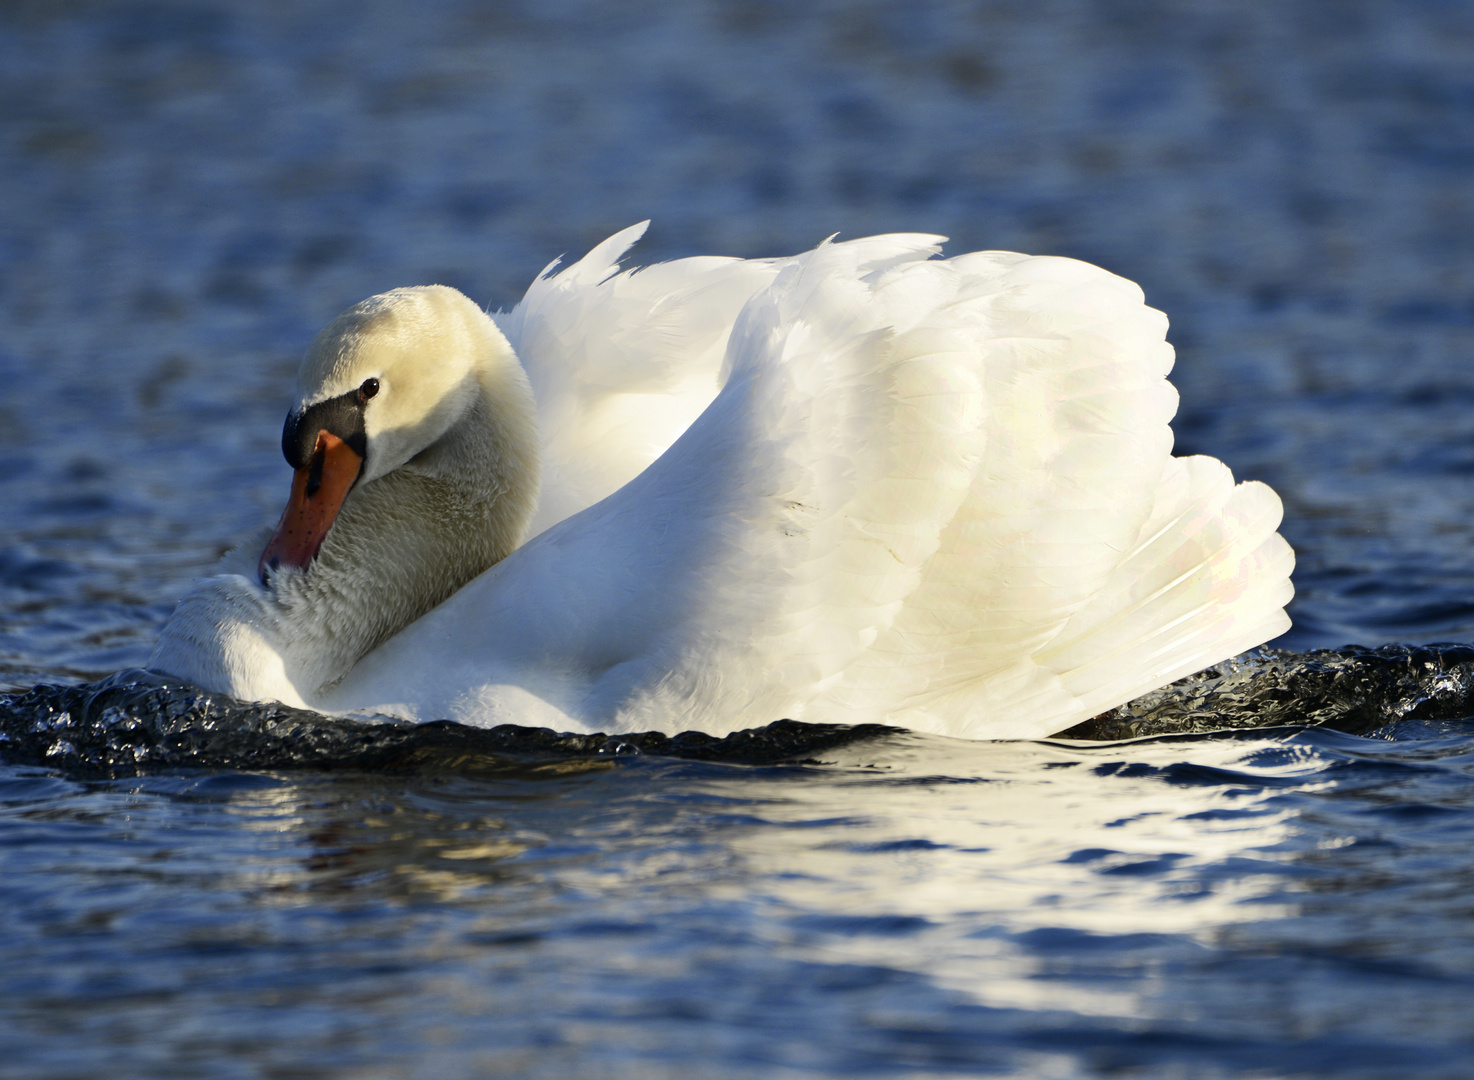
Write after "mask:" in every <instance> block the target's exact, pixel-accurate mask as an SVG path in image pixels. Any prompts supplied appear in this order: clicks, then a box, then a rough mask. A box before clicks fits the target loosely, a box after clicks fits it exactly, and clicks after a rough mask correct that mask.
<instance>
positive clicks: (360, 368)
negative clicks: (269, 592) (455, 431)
mask: <svg viewBox="0 0 1474 1080" xmlns="http://www.w3.org/2000/svg"><path fill="white" fill-rule="evenodd" d="M488 369H490V370H491V371H493V372H495V371H497V370H499V369H514V370H515V373H516V375H517V376H521V367H520V365H519V364H518V362H517V359H516V356H515V355H514V353H513V352H512V348H511V346H510V344H508V342H507V340H506V338H505V337H503V336H502V334H501V331H499V330H498V329H497V327H496V324H495V323H493V322H492V321H491V319H490V318H489V317H488V316H487V315H486V314H485V313H484V312H483V311H482V310H481V309H480V308H479V307H477V306H476V304H474V303H473V302H472V301H471V300H469V299H468V298H467V297H466V296H464V295H463V294H461V293H460V292H458V291H456V290H455V289H452V288H449V287H447V286H444V285H429V286H421V287H416V288H407V289H395V290H393V291H392V292H387V293H382V294H380V295H378V296H372V297H369V299H367V300H364V301H362V302H361V303H358V304H355V305H354V306H353V307H351V308H349V309H348V310H347V311H345V312H343V313H342V314H341V315H339V316H338V317H337V318H336V319H334V320H333V321H332V322H331V323H329V324H328V325H327V326H326V327H324V328H323V330H322V331H321V332H320V333H319V334H318V335H317V337H316V338H315V339H314V340H313V342H312V344H311V345H310V346H309V347H308V350H307V355H306V357H305V358H304V359H303V362H302V367H301V369H300V371H299V373H298V377H297V400H296V402H295V403H294V404H293V406H292V409H291V410H290V412H288V414H287V419H286V424H285V426H284V427H283V429H282V453H283V455H284V456H285V457H286V459H287V462H288V463H289V464H290V465H291V466H292V468H293V470H294V476H293V481H292V491H291V495H290V497H289V499H288V503H287V507H286V510H285V511H284V512H283V514H282V519H281V522H280V524H278V526H277V529H276V532H275V533H274V534H273V536H272V538H271V540H270V542H269V543H268V544H267V545H266V547H265V549H264V550H263V551H262V553H261V558H260V561H259V565H258V568H257V572H258V575H259V577H260V578H261V581H262V583H263V584H265V583H266V582H267V580H268V575H269V574H270V573H271V572H272V571H275V570H278V569H281V568H283V567H291V568H296V569H299V570H306V569H307V568H308V566H309V565H311V563H312V561H313V560H314V559H315V558H316V557H317V554H318V551H319V550H320V549H321V547H322V545H323V542H324V540H325V539H326V537H327V535H328V532H329V531H330V530H331V529H332V527H333V523H334V522H335V521H336V520H337V517H338V514H339V511H340V510H341V509H342V507H343V504H344V501H345V500H346V499H347V498H348V497H349V495H350V493H351V492H352V491H354V490H355V489H356V488H359V487H361V486H362V485H365V484H368V483H371V482H372V481H374V480H377V479H379V478H380V477H383V476H387V475H389V474H390V473H392V472H394V471H395V470H396V469H399V468H401V467H402V466H404V465H405V464H406V463H407V462H409V461H410V460H411V459H413V458H415V457H416V456H417V455H419V454H421V453H422V452H424V451H425V450H427V449H428V448H429V447H432V446H434V445H435V444H436V443H437V442H438V441H439V440H441V438H442V437H444V436H445V434H446V433H447V432H448V431H449V430H450V429H451V428H452V427H453V426H454V425H455V424H456V423H457V422H458V421H459V420H460V419H461V418H462V417H463V416H465V415H466V413H467V412H468V411H469V410H470V409H472V407H473V406H474V405H475V404H476V403H477V401H478V400H479V399H480V398H481V396H482V394H483V392H484V391H485V390H486V389H487V387H486V386H485V383H486V377H487V373H488Z"/></svg>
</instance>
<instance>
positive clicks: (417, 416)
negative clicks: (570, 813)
mask: <svg viewBox="0 0 1474 1080" xmlns="http://www.w3.org/2000/svg"><path fill="white" fill-rule="evenodd" d="M643 230H644V226H643V225H638V226H635V227H633V228H631V229H626V230H624V231H623V232H621V233H619V234H617V235H615V236H613V237H611V238H610V239H609V240H607V241H605V242H604V243H603V244H601V245H599V246H598V247H597V248H595V249H594V250H593V251H592V252H590V253H589V254H588V255H587V256H586V257H585V258H584V259H582V260H580V261H579V262H578V263H576V264H574V265H573V266H571V267H569V268H567V269H565V270H563V271H562V272H556V267H557V264H556V263H555V264H554V265H553V266H550V267H549V268H548V269H547V270H546V271H544V273H543V274H542V275H540V276H539V278H538V279H537V280H536V281H535V282H534V283H533V285H532V286H531V288H530V289H529V290H528V293H527V295H526V297H524V299H523V300H522V302H521V303H520V304H518V305H517V307H516V308H514V309H513V310H512V311H511V312H509V313H506V314H498V315H497V316H495V317H488V316H487V315H485V314H484V313H483V312H482V311H481V310H480V309H479V308H478V307H477V306H476V305H475V304H473V303H472V302H471V301H470V300H468V299H466V298H465V297H464V296H462V295H461V294H460V293H458V292H456V291H455V290H453V289H449V288H445V287H443V286H430V287H425V288H414V289H400V290H396V291H394V292H390V293H385V294H383V295H381V296H377V297H373V298H371V299H369V300H366V301H364V302H363V303H361V304H358V305H356V306H355V307H353V308H350V309H349V310H348V311H347V312H345V313H344V314H343V315H341V316H340V317H339V318H338V319H337V320H335V321H334V322H333V323H332V324H330V325H329V326H328V327H327V328H326V329H324V330H323V332H322V333H321V334H319V335H318V337H317V339H316V340H315V341H314V342H313V344H312V346H311V347H310V348H309V350H308V353H307V356H306V358H305V360H304V362H303V365H302V369H301V373H300V376H299V380H298V397H297V401H296V403H295V404H294V406H293V408H292V410H291V412H290V413H289V415H288V418H287V422H286V427H285V430H284V432H283V450H284V453H285V455H286V457H287V459H288V461H289V463H290V464H291V465H292V466H293V467H294V470H295V473H294V480H293V485H292V494H291V498H290V500H289V502H288V506H287V508H286V510H285V512H284V513H283V516H282V520H281V522H280V524H279V525H278V527H277V529H276V530H275V532H274V533H273V534H272V535H271V536H270V537H269V539H268V538H267V537H265V536H263V537H262V538H261V540H260V541H258V542H256V543H254V544H249V545H244V546H243V547H242V548H241V549H239V550H238V552H237V553H236V554H235V555H232V556H228V557H227V559H226V561H225V563H223V564H222V566H221V567H220V568H219V569H218V571H217V572H216V573H215V574H213V575H212V576H210V577H207V578H205V579H203V580H202V581H200V582H199V583H198V584H197V585H196V586H195V587H194V588H193V589H192V590H191V591H190V592H189V593H188V594H187V595H186V596H185V597H184V598H183V599H182V600H181V601H180V603H179V606H178V608H177V610H176V611H175V614H174V616H173V617H172V618H171V620H170V621H169V623H168V624H167V625H166V626H165V628H164V631H163V634H162V636H161V639H160V641H159V645H158V647H157V649H156V651H155V653H154V655H153V658H152V660H151V662H150V666H151V667H152V668H154V669H156V670H158V671H161V672H165V673H168V674H171V675H174V676H178V677H181V678H185V679H188V680H190V681H191V682H194V683H196V684H198V685H200V686H202V687H204V688H205V689H207V690H212V691H217V692H223V693H227V694H230V695H232V696H234V697H236V698H240V699H243V700H248V701H279V702H282V703H284V704H288V705H294V706H300V707H307V708H311V709H314V710H317V711H319V712H327V713H340V712H380V713H386V714H390V715H395V716H400V717H404V718H407V719H412V720H420V721H425V720H434V719H452V720H457V721H461V722H463V723H467V724H473V725H478V726H492V725H496V724H502V723H515V724H521V725H532V726H548V727H553V728H557V729H559V730H569V731H586V732H591V731H605V732H611V733H614V732H627V731H649V730H655V731H665V732H676V731H682V730H691V729H694V730H701V731H706V732H709V733H713V734H724V733H726V732H730V731H733V730H736V729H739V728H748V727H753V726H756V725H760V724H765V723H768V722H770V721H773V720H777V719H780V718H790V719H798V720H805V721H811V722H824V723H834V722H838V723H847V724H857V723H866V722H874V723H885V724H893V725H899V726H904V727H909V728H913V729H917V730H923V731H929V732H935V733H939V734H944V735H954V736H963V737H968V738H1014V737H1025V738H1027V737H1039V736H1046V735H1049V734H1052V733H1054V732H1057V731H1061V730H1063V729H1065V728H1068V727H1070V726H1072V725H1073V724H1076V723H1079V722H1081V721H1083V720H1086V719H1088V718H1090V717H1092V716H1094V715H1096V714H1098V713H1101V712H1103V711H1105V710H1107V709H1110V708H1113V707H1115V706H1118V705H1121V704H1123V703H1125V702H1127V701H1129V700H1131V699H1132V698H1134V697H1136V696H1138V695H1140V694H1142V693H1145V692H1147V691H1149V690H1152V689H1155V688H1157V687H1159V686H1162V685H1164V684H1166V683H1169V682H1171V681H1172V680H1174V679H1177V678H1179V677H1181V676H1184V675H1187V674H1190V673H1192V672H1194V671H1197V670H1199V669H1202V668H1205V667H1207V666H1209V665H1211V664H1214V663H1216V662H1218V661H1220V660H1223V659H1225V658H1227V657H1230V656H1233V655H1235V654H1237V653H1240V652H1242V651H1244V650H1245V649H1248V648H1251V647H1253V646H1255V645H1258V644H1260V643H1262V642H1265V641H1267V640H1269V639H1271V638H1273V637H1275V636H1277V635H1279V634H1280V633H1283V632H1284V631H1285V630H1286V629H1287V628H1288V627H1289V620H1288V618H1287V617H1286V616H1285V613H1284V610H1283V609H1284V606H1285V604H1286V603H1287V602H1288V601H1289V599H1290V596H1291V594H1292V589H1291V585H1290V572H1291V570H1292V568H1293V564H1294V555H1293V553H1292V552H1291V550H1290V547H1289V545H1288V544H1286V543H1285V541H1284V540H1283V539H1282V538H1281V537H1280V536H1279V535H1278V534H1277V533H1276V532H1275V530H1276V528H1277V527H1278V525H1279V521H1280V517H1281V507H1280V502H1279V499H1278V497H1277V496H1276V495H1275V494H1274V492H1273V491H1271V490H1270V489H1269V488H1268V487H1266V486H1265V485H1263V484H1260V483H1244V484H1238V485H1235V484H1234V482H1233V478H1232V476H1231V475H1230V473H1229V471H1228V469H1227V468H1226V467H1225V466H1224V465H1223V464H1222V463H1220V462H1218V461H1216V460H1214V459H1211V458H1207V457H1188V458H1175V457H1173V456H1172V453H1171V448H1172V434H1171V430H1170V427H1169V421H1170V420H1171V417H1172V415H1173V414H1174V412H1175V411H1176V406H1177V395H1176V392H1175V391H1174V390H1173V388H1172V386H1171V384H1170V383H1169V382H1168V381H1167V378H1166V377H1167V374H1168V372H1169V371H1170V369H1171V366H1172V361H1173V352H1172V348H1171V346H1170V345H1168V344H1167V342H1166V340H1165V334H1166V325H1167V324H1166V319H1165V317H1164V316H1163V315H1162V314H1161V313H1160V312H1157V311H1154V310H1152V309H1151V308H1148V307H1146V306H1145V304H1144V303H1143V297H1142V293H1141V290H1140V289H1139V288H1137V286H1135V285H1134V284H1132V283H1131V282H1128V281H1126V280H1124V279H1122V278H1119V277H1116V276H1114V275H1112V274H1109V273H1107V272H1106V271H1104V270H1101V269H1099V268H1097V267H1094V266H1090V265H1088V264H1086V263H1081V262H1077V261H1074V260H1070V259H1063V258H1055V257H1031V256H1025V255H1018V254H1011V253H1004V252H975V253H972V254H967V255H961V256H957V257H955V258H951V259H939V258H935V257H934V256H936V255H937V254H938V253H939V250H940V248H939V245H940V243H941V238H939V237H934V236H925V235H892V236H880V237H872V238H868V239H863V240H853V241H847V242H843V243H825V244H821V245H820V246H819V247H817V248H815V249H814V250H812V251H809V252H805V253H804V254H801V255H797V256H794V257H792V258H785V259H769V260H739V259H722V258H694V259H683V260H678V261H675V262H670V263H664V264H659V265H656V266H652V267H649V268H647V269H644V270H641V271H626V272H623V273H621V272H619V270H618V265H617V261H618V259H619V258H620V257H621V256H622V255H623V254H624V252H625V251H626V250H627V249H628V248H629V246H630V245H631V244H633V243H634V242H635V241H636V240H637V239H638V238H639V236H640V235H641V233H642V232H643Z"/></svg>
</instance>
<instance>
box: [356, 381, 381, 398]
mask: <svg viewBox="0 0 1474 1080" xmlns="http://www.w3.org/2000/svg"><path fill="white" fill-rule="evenodd" d="M378 392H379V380H378V379H364V380H363V385H362V386H360V387H359V388H358V397H359V400H361V401H367V400H368V399H369V398H371V397H373V396H374V395H375V394H377V393H378Z"/></svg>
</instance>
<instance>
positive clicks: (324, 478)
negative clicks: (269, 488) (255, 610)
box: [256, 431, 363, 585]
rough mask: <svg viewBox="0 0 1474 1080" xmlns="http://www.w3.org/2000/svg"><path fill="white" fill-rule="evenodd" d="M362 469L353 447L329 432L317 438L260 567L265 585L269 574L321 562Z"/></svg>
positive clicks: (295, 477) (297, 475)
mask: <svg viewBox="0 0 1474 1080" xmlns="http://www.w3.org/2000/svg"><path fill="white" fill-rule="evenodd" d="M362 469H363V458H361V457H359V456H358V454H357V452H355V451H354V449H353V447H351V446H349V445H348V444H347V443H345V442H344V441H343V440H342V439H340V438H338V437H337V436H336V435H334V434H332V433H331V432H328V431H319V432H318V433H317V445H316V446H315V447H314V448H313V451H312V457H311V458H310V459H309V460H308V462H307V464H306V465H304V466H303V467H302V468H300V469H298V470H297V471H296V472H295V473H293V474H292V494H291V497H290V498H288V499H287V508H286V509H285V510H283V511H282V515H281V521H280V522H278V523H277V526H276V532H275V533H273V534H272V537H271V540H270V542H269V543H267V545H266V548H265V550H264V551H262V552H261V561H260V562H259V563H258V564H257V566H256V573H257V575H258V576H259V577H260V578H261V583H262V584H263V585H264V584H266V575H267V572H268V571H270V570H275V569H277V568H278V567H281V566H295V567H296V568H297V569H299V570H306V569H307V567H308V566H309V565H311V563H312V560H313V559H315V558H317V553H318V551H319V549H321V548H322V542H323V541H324V540H326V539H327V535H328V530H329V529H331V528H332V527H333V522H334V521H336V520H337V518H338V511H339V510H341V509H342V508H343V500H344V499H346V498H347V497H348V492H349V490H351V489H352V487H353V485H354V484H355V483H357V482H358V474H359V472H360V471H361V470H362Z"/></svg>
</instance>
